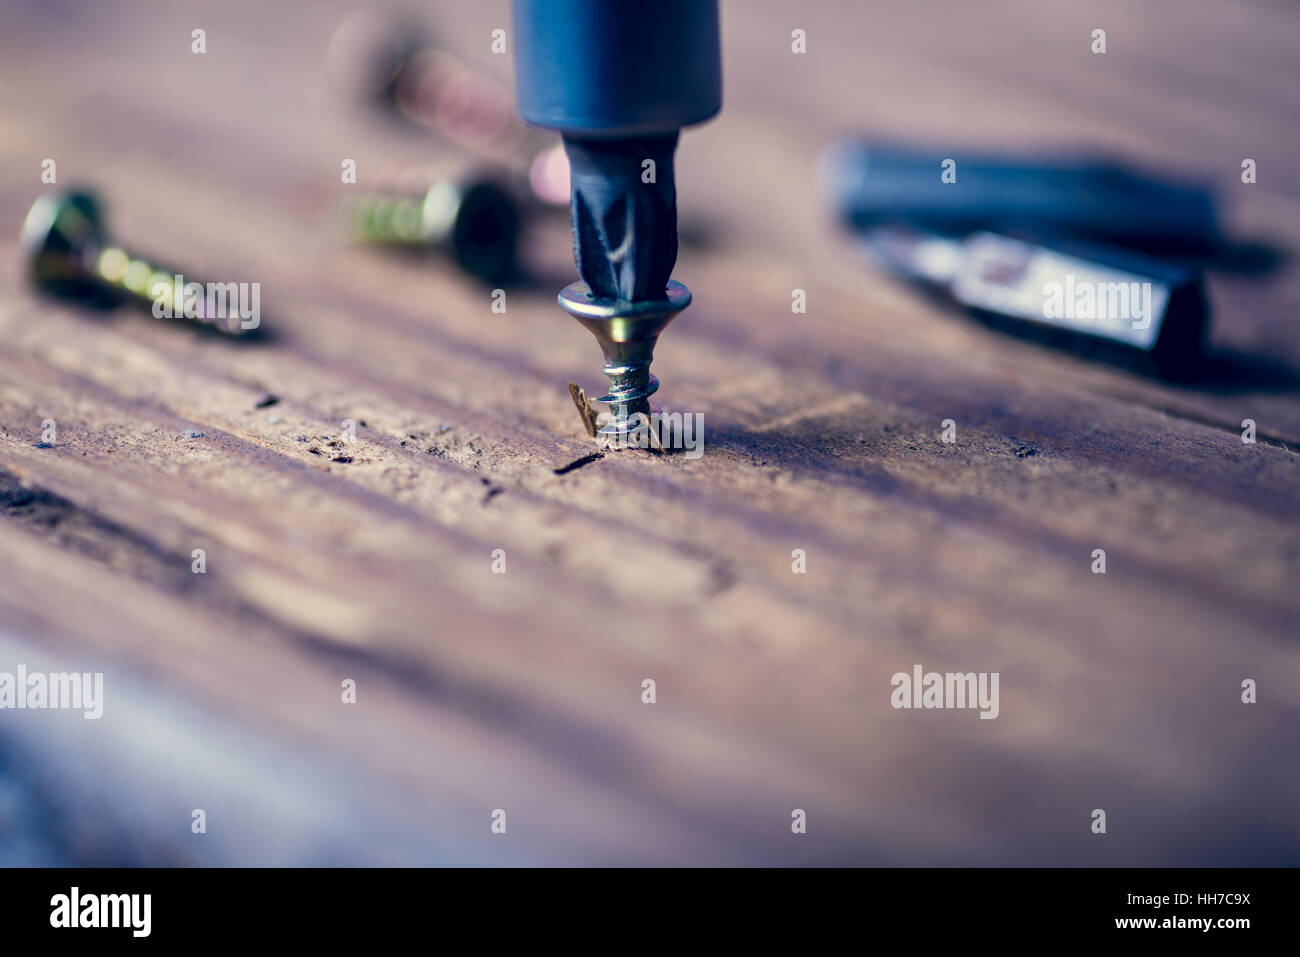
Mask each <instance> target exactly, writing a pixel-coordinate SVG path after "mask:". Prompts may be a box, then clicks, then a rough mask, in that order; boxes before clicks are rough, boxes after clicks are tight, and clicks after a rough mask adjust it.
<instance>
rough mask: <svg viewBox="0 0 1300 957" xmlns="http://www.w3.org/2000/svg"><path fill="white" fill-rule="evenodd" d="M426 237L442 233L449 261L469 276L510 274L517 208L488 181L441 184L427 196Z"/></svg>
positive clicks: (493, 279)
mask: <svg viewBox="0 0 1300 957" xmlns="http://www.w3.org/2000/svg"><path fill="white" fill-rule="evenodd" d="M424 228H425V231H426V234H428V235H431V236H435V235H445V236H446V237H447V238H446V243H447V247H448V248H449V249H450V251H451V254H452V257H453V258H454V259H455V260H456V262H457V263H458V264H459V265H460V267H461V268H462V269H464V270H465V271H466V272H467V273H469V274H470V275H471V276H478V277H479V278H481V279H486V280H487V281H489V282H496V281H498V280H506V279H509V278H511V276H513V275H514V272H515V267H516V265H517V255H518V246H519V205H518V203H517V202H516V200H515V198H514V195H513V194H512V193H511V192H510V191H509V190H507V189H505V188H504V187H502V186H499V185H498V184H497V183H495V182H494V181H492V180H491V179H483V178H478V177H474V178H471V179H469V180H468V181H465V182H454V181H452V180H443V181H441V182H440V183H439V184H438V185H436V186H434V187H433V189H431V190H430V191H429V193H428V195H427V196H426V197H425V202H424Z"/></svg>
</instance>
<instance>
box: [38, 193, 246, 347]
mask: <svg viewBox="0 0 1300 957" xmlns="http://www.w3.org/2000/svg"><path fill="white" fill-rule="evenodd" d="M19 246H20V248H21V249H22V251H23V254H24V256H25V257H26V259H27V265H28V275H29V278H30V279H31V281H32V283H33V284H34V285H35V286H36V287H37V288H39V289H41V290H42V291H44V292H47V293H50V294H53V295H57V296H62V297H69V298H74V299H78V300H81V301H85V302H92V303H96V304H112V303H117V302H121V301H132V302H136V303H139V304H142V305H148V306H150V307H151V309H152V307H153V305H154V304H155V303H158V302H165V303H167V304H169V305H171V306H173V307H174V315H177V316H180V317H184V318H192V320H193V321H195V322H198V323H201V324H202V325H204V326H206V327H210V328H213V329H217V330H218V331H220V332H223V333H226V334H227V335H232V336H238V335H244V334H246V333H247V332H249V331H251V330H249V329H245V328H244V327H243V326H242V320H241V317H240V316H239V315H238V314H237V313H236V314H235V315H233V316H231V315H224V316H223V315H219V314H216V311H215V310H214V311H213V313H214V314H211V315H210V314H209V303H208V301H207V297H206V296H196V297H193V298H191V299H188V300H187V299H186V298H185V290H184V286H186V285H189V283H183V284H181V285H178V284H177V282H176V279H177V276H178V275H179V274H180V271H179V270H173V269H169V268H165V267H163V266H159V265H158V264H156V263H153V262H151V261H149V260H147V259H145V258H144V257H142V256H138V255H136V254H134V253H131V252H128V251H127V250H126V249H124V248H122V247H121V246H118V245H115V244H113V243H112V242H110V241H109V238H108V235H107V231H106V230H105V228H104V223H103V217H102V216H101V214H100V204H99V201H98V200H97V198H96V197H95V195H94V194H93V193H91V192H88V191H84V190H82V191H72V192H58V193H46V194H45V195H44V196H42V197H41V198H40V199H38V200H37V201H36V202H35V203H34V204H33V205H32V208H31V210H30V211H29V212H28V213H27V219H26V220H25V221H24V222H23V228H22V234H21V236H20V237H19ZM182 278H183V277H182ZM204 288H207V287H206V286H205V287H204ZM186 307H188V310H187V309H186ZM190 313H192V314H193V315H192V317H191V315H190Z"/></svg>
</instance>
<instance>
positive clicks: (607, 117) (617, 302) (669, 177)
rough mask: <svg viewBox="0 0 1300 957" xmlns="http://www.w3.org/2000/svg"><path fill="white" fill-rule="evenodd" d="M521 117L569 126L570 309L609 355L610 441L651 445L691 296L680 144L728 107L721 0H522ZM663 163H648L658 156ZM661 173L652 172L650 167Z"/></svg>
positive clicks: (517, 11) (563, 301)
mask: <svg viewBox="0 0 1300 957" xmlns="http://www.w3.org/2000/svg"><path fill="white" fill-rule="evenodd" d="M513 11H514V27H515V28H514V50H515V83H516V96H517V101H518V109H519V115H520V116H521V117H522V118H523V119H524V121H525V122H527V123H528V124H530V125H532V126H538V127H542V128H544V129H552V130H558V131H559V132H560V133H561V134H562V136H563V138H564V147H565V150H566V152H567V153H568V156H569V164H570V170H571V177H572V179H571V194H572V195H571V199H570V209H571V213H572V218H573V251H574V260H575V262H576V263H577V267H578V273H579V275H581V277H582V281H581V282H577V283H573V284H572V285H570V286H568V287H566V288H565V289H564V291H563V292H562V293H560V297H559V298H560V305H561V306H562V307H563V308H564V309H566V310H567V311H568V312H569V313H570V314H572V315H573V316H574V317H575V318H577V319H578V320H579V321H580V322H582V324H583V325H584V326H585V327H586V328H587V329H589V330H590V331H591V333H592V334H593V335H594V336H595V337H596V339H597V341H598V342H599V343H600V346H601V350H602V352H603V353H604V357H605V374H606V375H607V376H608V377H609V380H610V388H609V392H608V393H607V394H606V395H604V396H602V397H600V398H599V399H597V400H596V401H598V402H604V403H607V404H608V405H609V407H610V421H609V422H608V423H607V424H606V425H605V426H603V427H602V428H601V429H600V431H599V433H598V434H597V441H598V442H600V443H601V444H602V445H608V446H611V447H620V446H623V445H634V446H640V447H644V443H643V442H641V441H640V438H639V436H640V434H641V432H642V431H643V430H644V428H645V426H644V424H643V422H644V420H643V419H642V418H641V417H642V416H643V415H644V416H648V415H649V414H650V413H651V411H652V410H651V406H650V402H649V398H650V396H651V395H652V394H653V393H654V392H655V390H656V389H658V387H659V383H658V381H657V380H656V379H655V377H654V376H652V375H651V374H650V362H651V360H652V358H653V354H654V347H655V343H656V342H657V341H658V338H659V334H660V333H661V332H662V331H663V330H664V328H665V327H666V326H667V325H668V323H669V322H671V321H672V319H673V317H674V316H676V315H677V313H678V312H680V311H681V310H682V309H684V308H685V307H686V306H687V305H688V304H689V303H690V292H689V291H688V290H687V289H686V287H685V286H683V285H682V284H681V283H678V282H672V281H670V278H669V277H670V276H671V274H672V270H673V265H674V264H675V262H676V260H677V195H676V189H675V186H674V177H673V154H674V151H675V150H676V148H677V138H678V135H679V132H680V130H681V128H682V127H684V126H689V125H691V124H694V123H701V122H703V121H705V120H707V119H709V118H710V117H712V116H713V115H714V114H716V113H717V112H718V110H719V109H720V108H721V106H722V64H721V52H720V46H719V28H718V9H717V3H716V0H661V2H658V3H655V4H653V5H646V6H643V5H640V4H628V3H610V2H608V0H514V4H513ZM651 161H652V163H653V165H650V163H651ZM649 170H653V176H652V178H650V179H647V172H648V171H649Z"/></svg>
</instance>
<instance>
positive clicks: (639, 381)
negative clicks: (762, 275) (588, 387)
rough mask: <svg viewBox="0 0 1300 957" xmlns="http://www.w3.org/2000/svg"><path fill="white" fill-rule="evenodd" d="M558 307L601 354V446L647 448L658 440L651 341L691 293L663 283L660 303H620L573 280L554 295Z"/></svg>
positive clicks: (672, 283) (678, 285)
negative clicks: (604, 386) (604, 416)
mask: <svg viewBox="0 0 1300 957" xmlns="http://www.w3.org/2000/svg"><path fill="white" fill-rule="evenodd" d="M559 301H560V306H561V308H563V309H564V310H565V311H566V312H568V313H569V314H570V315H571V316H573V317H574V318H575V319H577V320H578V321H579V322H581V323H582V324H583V326H585V327H586V328H587V329H588V330H590V332H591V334H592V335H594V336H595V337H596V341H597V342H599V343H600V349H601V352H602V353H603V354H604V356H605V375H607V376H608V377H609V392H608V393H607V394H605V395H602V396H601V397H600V398H599V399H596V400H595V401H597V402H604V403H606V404H607V405H608V406H609V416H608V421H607V422H606V423H605V424H604V425H603V426H601V427H600V429H599V430H598V431H597V432H596V442H597V444H599V445H601V446H603V447H605V448H628V447H631V448H649V447H650V446H651V445H652V444H653V443H655V442H656V441H657V440H658V439H659V438H660V437H659V436H658V435H657V434H656V433H655V432H654V430H653V428H652V423H651V421H650V416H651V415H653V414H654V413H655V412H656V411H657V410H656V409H655V408H654V407H653V406H652V405H651V404H650V396H652V395H654V393H655V392H656V391H658V389H659V380H658V379H657V378H655V377H654V376H653V375H651V373H650V363H651V361H652V360H653V359H654V349H655V343H656V342H658V341H659V334H660V333H661V332H663V331H664V329H665V328H667V326H668V323H670V322H672V321H673V318H674V317H675V316H676V315H677V314H678V313H679V312H681V311H682V310H683V309H685V308H686V307H687V306H689V305H690V304H691V292H690V290H689V289H687V288H686V287H685V286H684V285H682V284H681V283H680V282H677V281H676V280H669V281H668V287H667V289H666V290H665V298H663V299H645V300H641V301H639V302H626V301H623V300H618V299H604V298H598V297H596V296H593V295H592V294H591V289H590V287H588V286H587V284H586V283H585V282H575V283H571V284H570V285H568V286H566V287H565V288H564V291H563V292H561V293H560V296H559Z"/></svg>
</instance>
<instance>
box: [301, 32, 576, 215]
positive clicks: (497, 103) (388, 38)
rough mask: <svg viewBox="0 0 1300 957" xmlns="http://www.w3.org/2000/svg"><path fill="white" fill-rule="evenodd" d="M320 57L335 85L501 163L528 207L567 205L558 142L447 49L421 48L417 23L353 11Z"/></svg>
mask: <svg viewBox="0 0 1300 957" xmlns="http://www.w3.org/2000/svg"><path fill="white" fill-rule="evenodd" d="M326 63H327V66H328V68H329V71H330V73H331V74H332V76H333V78H334V82H335V84H336V85H337V86H338V87H339V88H340V89H342V90H343V91H344V92H346V93H347V94H348V95H349V96H352V97H354V98H355V99H358V100H361V101H363V102H371V103H375V102H378V103H381V104H383V105H385V106H387V107H390V108H393V109H396V110H397V111H398V112H400V113H401V114H402V115H403V116H405V117H406V118H407V119H409V120H411V121H412V122H414V123H417V124H419V125H420V126H423V127H425V128H426V129H429V130H432V131H433V132H435V133H437V134H438V135H440V136H443V137H445V138H447V139H449V140H451V141H452V142H454V143H457V144H458V145H460V146H463V147H466V148H468V149H470V150H472V151H473V152H474V153H476V154H477V155H479V156H481V157H484V158H486V159H490V160H492V161H493V162H496V163H501V164H502V165H504V166H505V167H507V168H508V169H509V170H510V171H511V173H512V175H513V176H514V177H516V178H517V179H518V180H519V181H520V187H521V188H520V193H521V194H523V195H525V196H527V197H528V199H529V200H530V204H531V205H535V206H538V207H541V208H546V209H562V208H564V207H566V206H567V205H568V203H569V170H568V159H567V157H566V156H565V154H564V150H563V148H562V147H561V146H560V145H559V144H558V143H554V142H552V141H551V140H550V138H549V137H543V136H541V135H539V134H538V133H536V132H534V131H533V130H530V129H528V128H527V127H525V126H523V125H522V124H520V123H518V122H517V121H516V120H515V118H514V105H513V102H512V99H511V96H510V93H509V92H508V91H507V90H506V89H505V88H504V87H502V86H501V85H500V84H499V83H497V82H496V81H495V80H494V79H492V78H491V77H490V76H488V75H487V74H485V73H480V72H478V71H477V70H471V69H469V68H468V67H466V66H465V65H464V64H463V63H461V62H460V60H458V59H457V58H456V57H455V56H453V55H452V54H451V53H449V52H447V51H446V50H439V49H435V48H433V47H429V46H427V45H426V44H425V43H424V40H423V37H422V35H421V31H420V30H419V29H418V27H415V26H413V25H412V24H410V23H408V22H406V21H405V20H403V19H400V18H398V19H393V18H388V17H385V16H383V15H380V14H375V13H371V12H369V11H358V12H357V13H355V14H353V15H351V16H349V17H348V18H347V19H346V20H344V21H343V23H342V24H340V25H339V28H338V29H337V30H336V31H335V32H334V36H333V38H332V39H331V40H330V44H329V50H328V53H327V57H326ZM521 157H530V158H529V159H526V160H521Z"/></svg>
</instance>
